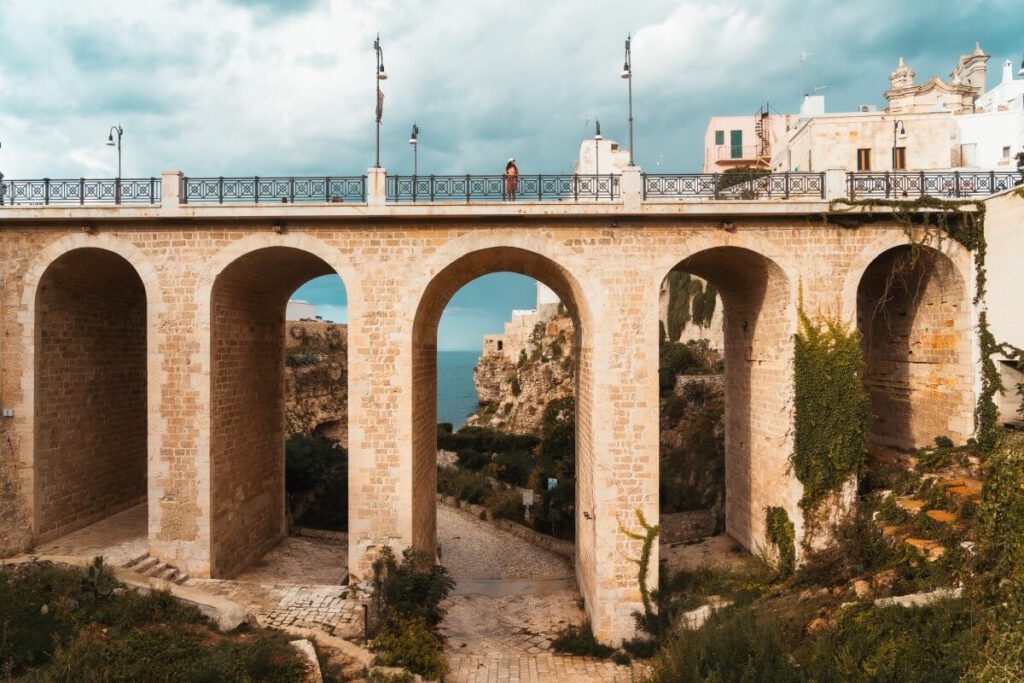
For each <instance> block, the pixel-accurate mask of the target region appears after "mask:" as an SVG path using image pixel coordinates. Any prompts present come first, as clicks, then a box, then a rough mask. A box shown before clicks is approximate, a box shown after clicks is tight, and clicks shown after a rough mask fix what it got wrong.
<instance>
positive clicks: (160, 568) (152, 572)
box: [142, 561, 168, 578]
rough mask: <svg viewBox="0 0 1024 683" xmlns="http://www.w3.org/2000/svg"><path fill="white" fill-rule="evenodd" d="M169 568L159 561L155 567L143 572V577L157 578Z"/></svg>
mask: <svg viewBox="0 0 1024 683" xmlns="http://www.w3.org/2000/svg"><path fill="white" fill-rule="evenodd" d="M167 566H168V565H166V564H164V563H163V562H159V561H158V562H157V563H156V564H155V565H153V566H152V567H150V568H149V569H147V570H146V571H144V572H142V575H143V576H151V577H153V578H157V577H158V576H159V575H160V574H161V573H162V572H163V571H164V570H165V569H167Z"/></svg>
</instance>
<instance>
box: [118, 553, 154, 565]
mask: <svg viewBox="0 0 1024 683" xmlns="http://www.w3.org/2000/svg"><path fill="white" fill-rule="evenodd" d="M147 557H149V553H148V552H144V553H142V554H141V555H137V556H135V557H133V558H132V559H130V560H128V561H127V562H125V563H124V564H122V565H121V568H122V569H131V568H132V567H133V566H134V565H137V564H138V563H139V562H142V561H143V560H145V559H146V558H147Z"/></svg>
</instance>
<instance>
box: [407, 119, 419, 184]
mask: <svg viewBox="0 0 1024 683" xmlns="http://www.w3.org/2000/svg"><path fill="white" fill-rule="evenodd" d="M419 134H420V127H419V126H417V125H416V124H415V123H413V124H412V133H411V134H410V135H409V144H410V145H412V178H413V182H416V176H417V175H419V169H420V160H419Z"/></svg>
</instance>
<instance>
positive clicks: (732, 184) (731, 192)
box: [643, 172, 825, 199]
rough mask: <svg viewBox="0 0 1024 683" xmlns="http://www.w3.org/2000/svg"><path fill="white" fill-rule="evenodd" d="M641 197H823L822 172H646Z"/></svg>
mask: <svg viewBox="0 0 1024 683" xmlns="http://www.w3.org/2000/svg"><path fill="white" fill-rule="evenodd" d="M643 186H644V199H651V198H655V199H657V198H668V199H790V198H793V197H800V198H802V199H808V198H811V199H824V198H825V174H824V173H766V172H765V173H758V172H754V173H660V174H654V173H645V174H644V176H643Z"/></svg>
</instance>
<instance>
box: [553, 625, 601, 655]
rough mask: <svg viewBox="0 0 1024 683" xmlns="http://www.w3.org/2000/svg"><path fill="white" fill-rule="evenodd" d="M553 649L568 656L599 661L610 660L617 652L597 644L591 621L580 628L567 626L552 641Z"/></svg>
mask: <svg viewBox="0 0 1024 683" xmlns="http://www.w3.org/2000/svg"><path fill="white" fill-rule="evenodd" d="M551 649H552V650H554V651H555V652H561V653H563V654H567V655H578V656H580V657H595V658H597V659H608V658H609V657H611V656H612V653H613V652H615V648H611V647H608V646H607V645H602V644H601V643H599V642H597V639H596V638H594V631H593V630H592V629H591V628H590V622H589V621H586V622H583V624H581V625H580V626H575V625H572V624H570V625H569V626H567V627H566V628H565V630H564V631H562V632H561V633H559V634H558V636H557V637H556V638H555V639H554V640H552V641H551Z"/></svg>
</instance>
